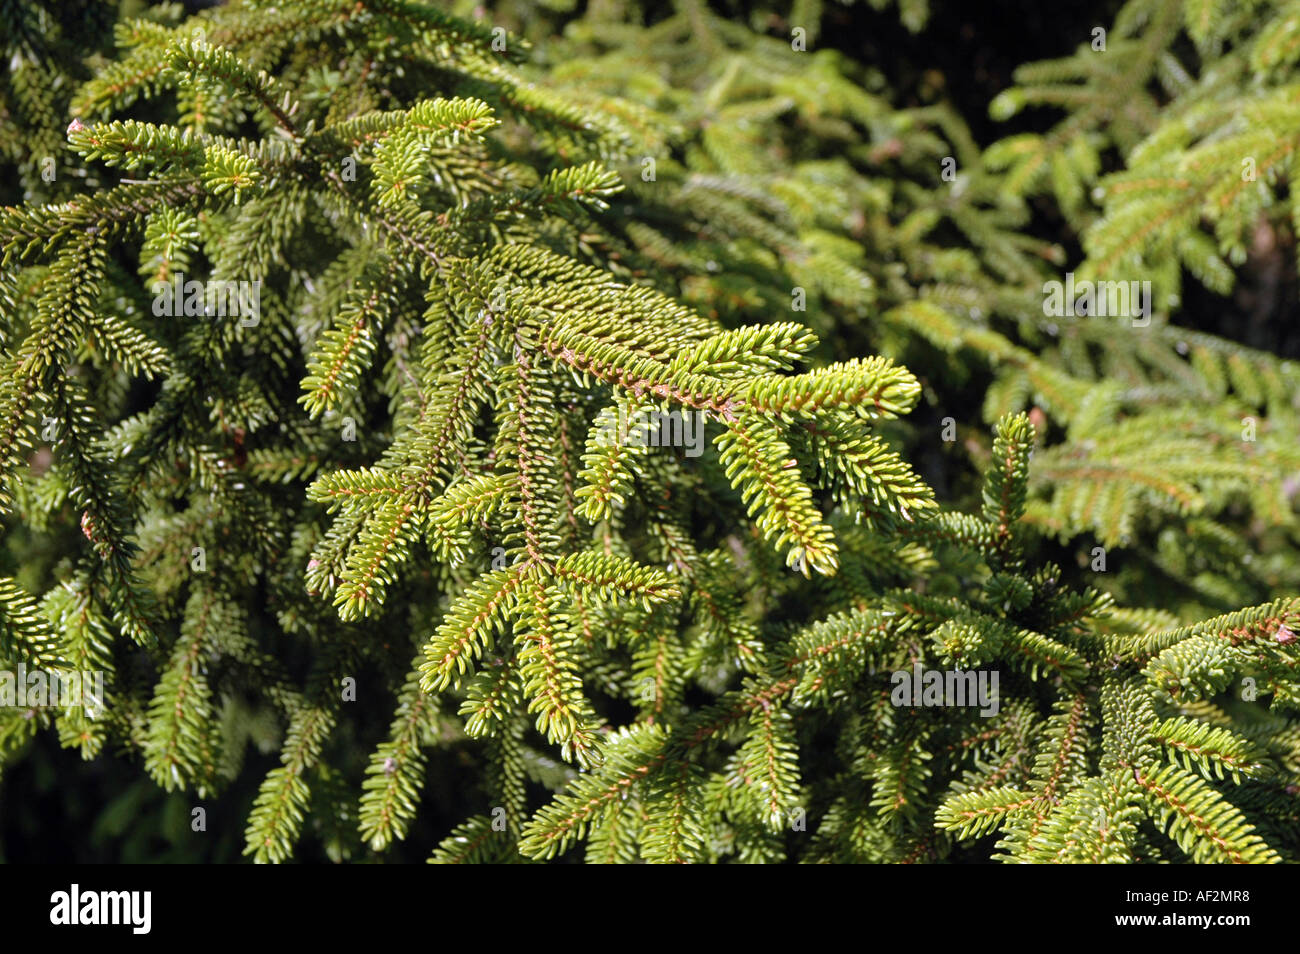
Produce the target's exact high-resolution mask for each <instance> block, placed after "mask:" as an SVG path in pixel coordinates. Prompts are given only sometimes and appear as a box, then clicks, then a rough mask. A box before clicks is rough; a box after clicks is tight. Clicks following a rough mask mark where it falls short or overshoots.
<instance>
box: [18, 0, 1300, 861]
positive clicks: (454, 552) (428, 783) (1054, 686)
mask: <svg viewBox="0 0 1300 954" xmlns="http://www.w3.org/2000/svg"><path fill="white" fill-rule="evenodd" d="M933 6H935V7H937V6H938V4H935V5H933ZM872 7H875V8H876V10H875V11H854V14H853V15H855V16H859V17H866V16H868V15H870V16H874V17H878V18H879V17H884V18H891V19H892V18H894V17H897V18H899V19H900V20H901V23H902V24H903V27H904V29H905V31H907V32H910V33H917V34H919V35H921V36H924V35H925V31H926V30H928V29H931V27H932V25H933V21H934V20H936V19H937V18H939V17H940V16H942V13H941V12H940V11H938V10H936V9H931V5H929V4H926V3H924V2H919V3H918V2H911V0H906V2H902V0H900V2H899V3H898V4H896V5H889V4H885V3H883V2H881V3H874V2H873V3H872ZM845 15H846V14H845V10H844V9H843V8H840V7H839V5H838V4H827V5H826V8H825V9H823V7H822V5H821V4H819V3H817V2H806V0H800V2H798V3H796V4H794V5H793V7H791V6H789V5H786V4H781V3H776V4H768V3H758V4H754V5H751V6H748V7H746V9H745V10H744V12H743V13H742V12H738V11H735V10H730V9H727V8H725V6H723V5H718V6H715V7H709V6H707V5H705V4H704V3H702V2H698V0H680V2H677V3H674V4H671V5H667V6H665V7H664V8H662V9H660V8H657V7H654V6H653V5H647V6H646V7H645V8H644V9H643V8H641V7H637V6H635V5H632V4H624V3H619V2H598V3H592V4H590V5H588V6H587V7H586V8H584V9H578V8H577V7H574V6H571V5H569V4H566V3H564V2H556V3H548V4H545V5H541V6H538V5H534V4H526V3H520V2H517V0H505V2H502V3H499V4H496V5H489V6H488V7H486V8H483V7H476V6H472V5H468V4H451V5H441V4H427V3H419V2H414V0H346V2H345V0H279V2H275V3H270V2H261V0H244V2H231V3H228V4H223V5H220V6H218V7H216V8H214V9H211V10H204V11H202V12H199V13H194V14H190V13H187V12H186V11H185V10H184V9H183V8H182V7H181V6H180V5H178V4H174V3H173V4H166V3H164V4H151V5H146V4H142V3H126V4H123V5H122V6H121V8H119V6H118V4H116V3H105V2H91V0H85V2H80V3H39V2H38V3H26V2H12V3H6V2H3V0H0V36H3V43H4V44H5V51H4V52H5V53H6V61H7V63H8V68H7V72H6V73H5V74H4V75H3V77H0V162H3V163H4V164H5V165H4V166H3V168H4V169H5V171H6V173H7V175H6V176H5V177H4V182H5V185H4V189H5V190H7V191H6V192H4V193H3V197H4V201H6V202H8V203H9V204H7V205H5V206H3V207H0V254H2V255H3V264H2V266H0V344H2V345H3V349H4V350H3V367H2V368H0V461H2V462H3V468H4V469H3V484H2V486H0V506H2V507H3V512H4V528H3V529H4V536H3V540H2V541H0V553H2V555H3V557H2V559H3V563H2V564H0V570H2V571H3V572H4V573H5V574H6V575H5V576H4V577H3V578H2V579H0V657H3V659H4V665H3V666H2V667H0V669H4V670H15V669H17V667H19V666H20V665H21V666H24V667H26V668H27V669H30V670H46V671H59V670H65V669H71V670H95V671H102V672H104V673H105V674H106V683H105V688H106V698H105V699H104V700H103V705H102V706H100V707H99V709H100V711H93V710H92V711H88V710H87V709H86V708H85V707H82V706H79V705H72V706H66V707H60V706H57V705H51V706H45V707H42V706H36V705H30V706H22V705H10V706H8V707H0V795H4V796H5V798H6V801H5V802H4V803H3V811H4V812H5V815H6V816H8V817H6V818H5V821H4V823H3V824H4V825H5V826H6V827H4V828H0V830H3V831H6V832H7V833H9V834H7V838H15V837H17V835H16V834H13V833H15V832H17V831H18V829H20V828H24V827H25V826H26V825H27V823H28V822H29V821H30V819H31V818H32V817H33V816H31V815H24V814H23V811H24V808H23V806H18V807H14V806H12V805H11V804H10V801H9V790H12V788H13V786H14V784H15V783H16V781H17V780H18V779H19V778H20V777H23V776H22V773H24V772H28V773H29V774H28V775H27V776H26V777H25V780H24V781H23V785H24V786H26V787H25V789H24V790H26V791H31V790H33V789H34V788H39V787H42V786H43V787H44V788H45V789H47V790H51V789H52V790H60V789H62V787H64V786H66V787H68V788H73V787H75V786H77V785H78V784H79V781H78V780H81V783H82V784H85V782H86V780H91V781H93V782H95V784H97V785H98V786H99V787H98V788H97V789H96V795H95V796H94V797H92V798H90V799H89V800H86V799H78V798H76V797H74V796H71V795H69V796H66V797H63V796H60V797H58V798H56V799H55V801H56V802H61V804H62V808H60V809H53V808H47V809H45V810H44V812H43V814H41V815H40V816H39V819H40V822H41V824H42V825H44V826H50V827H57V826H64V827H65V828H66V826H68V825H70V824H76V825H80V826H82V828H83V829H84V830H85V831H86V837H88V838H92V839H104V838H107V839H108V840H109V841H112V840H113V839H118V840H119V841H120V842H124V844H121V845H120V846H119V848H117V849H116V850H118V851H120V853H121V855H122V856H123V857H130V858H139V857H151V858H159V857H162V858H175V859H184V858H207V859H214V860H233V858H234V857H238V856H239V855H240V854H242V855H243V856H246V857H248V858H251V859H254V860H257V861H283V860H288V859H291V858H298V859H303V860H312V859H316V858H320V857H328V858H330V859H333V860H343V859H350V860H376V859H378V860H384V859H387V860H412V859H414V858H430V860H433V861H438V862H503V861H526V860H549V859H564V860H587V861H611V862H631V861H638V860H643V861H649V862H670V861H700V862H712V861H739V862H778V861H786V860H791V861H803V862H810V861H836V862H901V861H944V860H947V861H959V862H961V861H980V860H987V859H989V858H995V859H998V860H1015V861H1030V862H1081V861H1107V862H1133V861H1140V862H1159V861H1188V860H1190V861H1196V862H1210V861H1229V862H1246V863H1260V862H1276V861H1295V860H1297V855H1298V854H1300V719H1298V718H1297V708H1300V647H1297V645H1296V636H1295V632H1294V631H1295V630H1296V629H1297V628H1300V597H1296V596H1293V595H1292V594H1295V593H1296V592H1297V585H1298V583H1300V547H1298V544H1300V540H1298V538H1297V527H1296V518H1295V497H1296V494H1297V492H1298V491H1300V441H1298V440H1297V438H1298V437H1300V418H1298V417H1297V412H1298V410H1300V403H1298V402H1297V383H1298V382H1300V371H1298V370H1297V368H1296V366H1295V365H1294V364H1292V363H1291V362H1289V361H1288V360H1287V359H1286V357H1285V350H1286V347H1287V345H1286V344H1285V339H1284V337H1281V336H1280V337H1279V339H1278V340H1279V342H1281V343H1278V344H1271V343H1270V342H1269V341H1268V340H1267V339H1268V335H1269V334H1270V331H1269V329H1270V328H1271V327H1272V326H1273V325H1275V324H1278V323H1281V322H1284V321H1285V320H1286V318H1288V317H1289V315H1287V313H1286V309H1287V308H1289V307H1290V305H1291V304H1292V303H1293V302H1294V299H1295V292H1296V283H1295V281H1294V278H1295V272H1296V255H1297V248H1296V244H1297V243H1296V228H1297V224H1300V213H1297V206H1295V205H1294V204H1293V202H1294V198H1293V196H1292V192H1291V190H1290V188H1289V180H1290V177H1291V175H1292V163H1293V158H1292V156H1293V153H1294V144H1295V143H1296V142H1297V141H1300V111H1298V110H1297V109H1296V107H1295V105H1294V101H1295V95H1296V91H1297V89H1300V75H1298V72H1297V61H1298V60H1300V44H1296V43H1295V42H1294V40H1295V38H1296V37H1297V36H1300V4H1296V3H1292V2H1272V0H1257V2H1251V3H1247V4H1233V3H1227V2H1214V0H1200V2H1195V3H1175V2H1172V0H1130V2H1128V3H1126V4H1124V5H1123V6H1122V8H1120V9H1119V11H1118V13H1117V14H1116V15H1115V16H1114V18H1113V19H1110V18H1107V19H1106V20H1104V21H1099V22H1098V23H1097V24H1096V25H1095V26H1092V25H1090V26H1088V27H1086V28H1084V29H1083V31H1082V32H1081V33H1080V35H1079V36H1077V37H1074V38H1071V39H1070V40H1069V42H1068V43H1067V47H1068V46H1074V45H1077V47H1078V49H1077V52H1075V53H1074V54H1073V55H1070V56H1068V57H1062V58H1057V59H1051V60H1041V59H1040V60H1039V61H1037V62H1031V63H1028V64H1026V65H1024V66H1023V67H1021V68H1020V69H1018V70H1017V71H1016V74H1015V77H1014V85H1012V86H1010V87H1009V88H1007V89H1005V90H1004V91H1002V92H1000V93H999V94H998V95H997V96H996V97H995V98H992V101H991V102H990V103H987V104H982V106H981V108H982V109H984V108H986V109H987V111H988V114H989V117H991V119H992V120H993V121H994V122H995V123H1019V125H1014V126H1009V127H1007V128H1008V130H1009V131H1007V132H1006V133H1005V135H1001V136H996V137H993V138H992V139H991V140H990V141H988V142H981V141H980V137H979V136H978V135H977V133H976V132H973V131H972V130H973V129H975V128H976V127H978V128H979V129H981V130H983V129H987V128H989V121H988V119H987V118H986V117H985V116H983V115H979V116H963V113H962V110H961V108H959V107H960V106H961V105H962V103H961V97H959V96H957V95H956V91H954V93H953V95H951V96H950V95H948V94H946V93H945V92H944V91H943V88H942V87H943V84H942V82H940V81H938V80H936V79H935V78H934V77H933V76H928V75H927V76H926V78H925V79H924V81H923V82H922V83H921V86H920V87H918V88H909V89H896V88H894V85H893V82H894V81H893V80H892V79H891V77H889V76H888V75H886V73H885V72H884V71H883V70H882V69H881V68H880V67H879V66H878V65H876V64H869V63H864V62H860V61H858V60H857V59H855V58H854V57H852V56H849V55H846V54H845V53H844V52H842V50H840V49H837V48H836V45H835V44H834V42H833V40H834V30H835V25H834V24H835V23H836V22H837V20H836V18H840V17H843V16H845ZM855 22H861V20H858V21H855ZM109 24H113V30H112V34H111V43H110V42H109V39H110V37H109V33H108V30H107V26H108V25H109ZM948 82H950V83H952V84H953V85H954V86H955V85H957V84H958V83H959V82H960V78H959V77H956V76H951V75H950V76H949V77H948ZM994 128H997V127H994ZM1103 283H1106V284H1103ZM1130 283H1132V285H1131V286H1130ZM1093 287H1095V288H1097V289H1101V291H1100V292H1099V294H1098V295H1097V296H1096V297H1095V298H1094V297H1092V296H1091V293H1090V292H1083V293H1080V292H1079V290H1080V289H1085V288H1093ZM1130 287H1132V288H1133V290H1134V291H1133V294H1132V295H1131V296H1128V294H1127V293H1128V290H1129V288H1130ZM1139 287H1141V288H1142V292H1141V293H1139V291H1138V288H1139ZM1108 288H1109V290H1110V296H1111V297H1109V298H1108V297H1107V292H1106V289H1108ZM1061 289H1068V290H1067V291H1065V292H1064V294H1062V292H1061ZM1117 291H1123V292H1124V293H1125V297H1124V299H1123V305H1122V307H1119V308H1116V307H1115V304H1116V298H1115V297H1114V295H1115V293H1116V292H1117ZM1077 294H1082V295H1083V298H1082V299H1080V300H1076V295H1077ZM1107 302H1109V304H1110V310H1109V311H1107V310H1106V304H1107ZM1207 315H1209V317H1207ZM1234 321H1235V323H1234ZM1249 342H1253V343H1254V345H1253V346H1252V345H1251V344H1250V343H1249ZM660 444H667V445H671V446H659V445H660ZM958 670H959V671H965V672H970V673H976V674H982V675H983V676H988V675H990V674H995V675H996V676H997V678H998V681H997V682H995V683H994V686H995V689H996V695H995V697H993V698H992V699H985V700H982V702H983V703H985V704H982V705H979V706H976V705H957V706H954V705H952V704H951V700H949V704H944V702H943V701H942V698H941V697H935V698H932V697H931V696H930V695H929V694H928V693H927V694H925V695H923V696H922V697H921V698H912V697H911V696H906V697H903V698H901V699H900V696H899V693H898V686H899V684H900V676H905V677H907V679H903V680H902V681H903V682H907V681H908V679H910V677H911V676H912V674H913V672H914V671H918V673H917V679H918V680H920V679H921V675H920V673H922V672H927V671H928V672H940V673H942V672H953V671H958ZM2 691H3V686H0V694H2ZM2 701H3V699H2V698H0V702H2ZM51 740H52V741H51ZM54 743H57V746H56V745H55V744H54ZM56 748H62V749H66V750H68V752H69V753H70V754H75V755H76V756H78V757H79V759H80V760H82V761H75V760H73V759H68V758H62V757H61V756H60V755H58V754H57V753H56V754H51V752H52V750H54V749H56ZM32 765H36V766H38V767H39V768H41V770H42V772H43V780H42V779H37V778H35V777H34V776H33V775H32V774H31V773H32V769H31V768H30V767H31V766H32ZM95 773H99V774H95ZM95 780H98V781H95ZM145 806H147V808H146V807H145ZM195 809H203V812H199V813H196V812H195ZM209 811H210V812H211V818H210V819H208V821H207V823H206V825H205V824H203V823H202V822H201V821H199V822H196V821H195V819H196V818H200V819H201V818H205V817H206V814H205V813H207V812H209ZM14 813H17V814H16V815H15V814H14ZM10 818H16V819H17V821H10ZM73 818H75V819H76V821H75V822H73V821H71V819H73ZM128 830H132V831H135V832H138V833H139V838H137V839H136V840H134V841H132V840H131V837H130V836H129V835H124V834H123V833H124V832H126V831H128ZM46 836H47V835H46V833H44V832H42V831H40V830H35V831H33V830H25V831H24V832H23V833H22V838H23V839H25V840H26V841H28V842H30V843H32V844H36V845H40V843H41V839H42V838H43V837H46ZM61 837H66V836H61ZM159 838H161V839H163V840H164V841H163V843H165V844H167V845H168V846H169V847H167V848H162V847H160V843H159V842H158V841H157V839H159ZM7 850H12V849H10V848H7V847H6V846H5V845H4V844H0V857H3V853H4V852H6V851H7Z"/></svg>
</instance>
